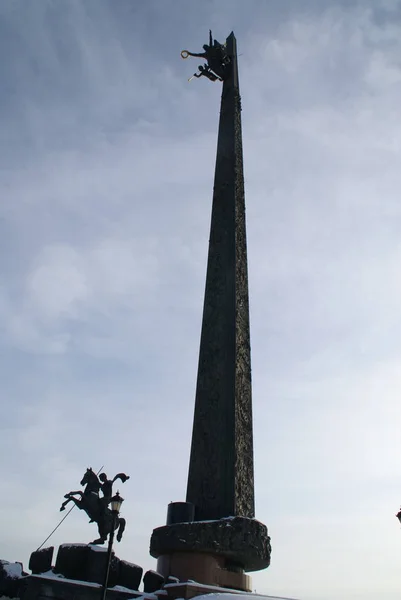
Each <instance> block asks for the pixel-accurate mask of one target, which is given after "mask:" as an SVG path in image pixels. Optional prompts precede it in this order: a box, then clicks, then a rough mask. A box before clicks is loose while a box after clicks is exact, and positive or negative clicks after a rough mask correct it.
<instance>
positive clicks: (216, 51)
mask: <svg viewBox="0 0 401 600" xmlns="http://www.w3.org/2000/svg"><path fill="white" fill-rule="evenodd" d="M203 50H204V52H198V53H196V52H189V51H188V50H182V52H181V56H182V58H188V56H196V57H199V58H204V59H206V61H207V64H206V65H204V66H203V67H202V66H199V67H198V69H199V71H200V72H199V73H198V74H196V73H195V74H194V75H193V76H192V77H191V78H190V79H189V81H191V79H192V78H193V77H202V76H205V77H207V78H208V79H210V80H211V81H217V80H218V81H224V79H225V78H226V77H227V76H228V75H229V73H230V64H231V60H230V57H229V56H228V55H227V52H226V50H225V46H224V45H223V44H220V43H219V42H218V41H217V40H213V37H212V32H211V31H210V30H209V44H204V45H203Z"/></svg>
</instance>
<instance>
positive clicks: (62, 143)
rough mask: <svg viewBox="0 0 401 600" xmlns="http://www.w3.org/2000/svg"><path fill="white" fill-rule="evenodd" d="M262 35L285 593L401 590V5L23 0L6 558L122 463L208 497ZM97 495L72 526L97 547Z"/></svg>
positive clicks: (0, 106)
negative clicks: (199, 404)
mask: <svg viewBox="0 0 401 600" xmlns="http://www.w3.org/2000/svg"><path fill="white" fill-rule="evenodd" d="M209 27H211V28H212V30H213V33H214V35H215V37H216V38H217V39H220V40H223V39H224V38H225V37H226V36H227V35H228V34H229V33H230V31H231V30H234V32H235V34H236V36H237V40H238V51H239V53H240V54H241V56H240V62H239V68H240V85H241V93H242V106H243V113H242V114H243V138H244V160H245V183H246V202H247V227H248V246H249V276H250V282H249V286H250V303H251V341H252V365H253V398H254V434H255V463H256V464H255V480H256V515H257V517H258V518H259V519H260V520H261V521H262V522H264V523H266V524H267V525H268V527H269V531H270V535H271V538H272V546H273V553H272V562H271V566H270V568H269V569H268V570H267V571H264V572H261V573H259V574H255V575H253V587H254V588H255V589H256V590H257V591H258V592H259V593H268V594H271V595H281V596H292V597H296V598H301V599H302V600H334V599H338V598H346V599H347V600H373V599H377V598H380V599H383V600H384V599H385V600H395V599H396V598H397V600H398V599H399V595H400V588H401V529H400V525H399V523H398V521H397V520H396V519H395V516H394V515H395V513H396V512H397V510H398V507H399V505H400V503H401V398H400V395H401V342H400V340H401V270H400V269H401V205H400V188H401V168H400V164H401V144H400V140H401V125H400V123H401V114H400V112H401V110H400V106H401V102H400V97H401V3H400V2H399V1H397V0H387V1H386V0H365V1H363V0H361V1H360V2H354V1H353V0H343V1H341V0H331V1H330V0H247V1H246V2H245V1H241V0H192V1H191V0H157V1H156V0H146V1H145V0H143V1H142V2H140V1H139V0H64V1H61V0H37V1H35V2H33V1H31V2H29V1H27V0H0V169H1V170H0V247H1V252H0V321H1V337H0V381H1V388H0V389H1V392H0V394H1V420H0V427H1V432H0V456H1V470H0V472H1V489H2V498H1V507H0V531H1V535H0V539H1V541H0V557H1V558H3V559H6V560H10V561H14V560H22V561H23V562H24V566H25V567H26V568H27V566H28V560H29V555H30V552H31V551H32V550H34V549H35V548H36V547H37V546H39V545H40V544H41V543H42V542H43V540H44V539H45V538H46V536H47V535H48V534H49V533H50V532H51V530H52V529H53V527H55V525H56V524H57V523H58V521H59V519H60V517H61V516H62V515H61V514H60V513H59V512H58V510H59V506H60V504H61V502H62V501H63V495H64V494H65V493H66V492H68V491H69V490H72V489H78V488H79V481H80V479H81V477H82V475H83V473H84V471H85V469H86V467H88V466H92V467H93V468H94V469H96V470H98V469H99V468H100V467H101V466H102V465H104V469H105V471H106V473H107V474H108V475H110V476H113V475H114V474H115V473H117V472H118V471H125V472H127V473H128V474H130V475H131V479H130V480H129V481H128V482H127V483H126V484H125V485H122V486H120V492H121V493H122V495H123V496H124V497H125V498H126V500H125V503H124V505H123V515H124V516H125V517H126V518H127V522H128V524H127V529H126V533H125V536H124V538H123V541H122V542H121V544H120V545H119V546H118V547H117V548H116V551H117V554H118V555H119V556H120V557H121V558H124V559H126V560H129V561H131V562H136V563H138V564H141V565H142V566H143V567H144V568H145V569H148V568H155V565H156V563H155V561H154V560H153V559H152V558H151V557H149V554H148V546H149V539H150V535H151V531H152V529H153V528H154V527H156V526H159V525H163V524H164V522H165V517H166V510H167V504H168V502H170V501H171V500H183V499H185V491H186V477H187V468H188V458H189V449H190V435H191V428H192V416H193V406H194V394H195V382H196V368H197V359H198V348H199V336H200V325H201V315H202V302H203V291H204V281H205V274H206V258H207V244H208V235H209V223H210V211H211V199H212V187H213V170H214V161H215V152H216V141H217V124H218V114H219V102H220V93H221V85H220V84H212V83H211V82H209V81H207V80H203V79H201V80H193V81H192V82H190V83H188V77H190V76H191V75H192V73H193V72H194V71H195V70H196V67H197V65H198V62H199V61H197V60H196V59H193V60H187V61H184V60H182V59H181V58H180V51H181V50H182V49H184V48H188V49H190V50H192V51H195V52H196V51H200V50H201V47H202V44H203V43H205V42H206V41H207V38H208V30H209ZM95 536H96V528H95V526H94V525H90V524H89V523H88V519H87V517H86V515H84V514H83V513H82V512H80V511H78V510H77V509H75V510H74V511H73V512H72V513H71V515H70V516H69V517H68V519H67V520H66V521H65V522H64V523H63V524H62V526H61V527H60V528H59V529H58V530H57V532H56V533H55V534H54V536H53V537H52V538H51V542H52V543H53V544H54V545H55V546H57V545H58V544H60V543H64V542H89V541H90V540H92V539H93V538H94V537H95Z"/></svg>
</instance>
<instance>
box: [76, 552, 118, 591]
mask: <svg viewBox="0 0 401 600" xmlns="http://www.w3.org/2000/svg"><path fill="white" fill-rule="evenodd" d="M106 565H107V551H106V549H105V550H104V551H99V550H97V549H96V548H94V547H93V546H88V552H87V556H86V566H85V571H84V577H83V580H84V581H91V582H92V583H99V584H100V585H103V581H104V574H105V572H106ZM119 568H120V561H119V559H118V558H116V557H115V556H114V552H113V553H112V555H111V560H110V570H109V579H108V587H113V586H114V585H117V583H118V575H119Z"/></svg>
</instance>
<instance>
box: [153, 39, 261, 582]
mask: <svg viewBox="0 0 401 600" xmlns="http://www.w3.org/2000/svg"><path fill="white" fill-rule="evenodd" d="M204 50H205V52H203V53H198V54H195V53H190V52H188V51H186V50H185V51H183V52H182V56H183V58H186V57H187V56H188V55H189V56H201V57H204V58H205V59H206V60H208V64H207V65H205V66H204V67H201V66H200V67H199V69H200V72H201V75H205V73H206V77H207V78H208V79H211V80H212V81H216V80H222V81H223V90H222V96H221V108H220V123H219V133H218V143H217V156H216V167H215V177H214V190H213V206H212V218H211V228H210V239H209V255H208V264H207V275H206V288H205V297H204V307H203V320H202V331H201V341H200V350H199V364H198V377H197V385H196V399H195V414H194V422H193V432H192V445H191V454H190V462H189V472H188V485H187V496H186V502H177V503H171V504H170V505H169V507H168V516H167V525H165V526H163V527H159V528H157V529H155V530H154V531H153V534H152V538H151V543H150V553H151V555H152V556H154V557H156V558H158V569H157V570H158V571H159V572H160V573H161V574H162V575H164V576H165V577H168V576H175V577H178V578H179V579H180V580H181V581H183V580H184V581H185V579H189V580H194V581H197V582H199V583H202V584H209V585H217V586H222V587H230V588H235V589H239V590H244V591H249V590H250V589H251V588H250V578H249V576H247V575H245V572H247V571H257V570H261V569H264V568H266V567H268V566H269V564H270V553H271V547H270V538H269V536H268V532H267V528H266V526H265V525H263V524H262V523H260V522H259V521H257V520H255V518H254V517H255V509H254V467H253V433H252V385H251V354H250V328H249V299H248V267H247V244H246V224H245V192H244V174H243V153H242V128H241V97H240V91H239V81H238V64H237V45H236V39H235V36H234V33H231V34H230V35H229V36H228V38H227V40H226V43H225V44H224V45H222V44H219V43H218V42H216V40H215V41H214V42H213V41H212V35H211V32H210V41H209V45H205V46H204ZM216 55H217V58H216ZM217 59H218V60H220V61H221V65H220V67H219V65H216V60H217ZM213 61H214V62H213ZM210 72H211V73H212V77H209V75H207V73H210ZM201 75H197V76H199V77H200V76H201ZM214 75H216V77H215V76H214Z"/></svg>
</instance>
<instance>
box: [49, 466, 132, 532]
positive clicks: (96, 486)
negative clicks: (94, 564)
mask: <svg viewBox="0 0 401 600" xmlns="http://www.w3.org/2000/svg"><path fill="white" fill-rule="evenodd" d="M117 479H120V480H121V481H122V483H125V482H126V481H127V480H128V479H129V476H128V475H125V473H118V474H117V475H116V476H115V477H114V479H108V478H107V475H106V473H101V474H100V475H99V477H98V476H97V475H96V473H95V472H94V471H92V469H91V468H88V469H86V472H85V475H84V476H83V478H82V479H81V485H83V486H85V489H84V491H83V492H82V491H81V490H77V491H73V492H69V493H68V494H65V496H64V498H67V499H66V500H65V501H64V502H63V504H62V505H61V507H60V510H65V507H66V505H67V504H68V503H69V502H74V504H75V506H77V507H78V508H79V509H80V510H84V511H85V512H86V514H87V515H88V517H89V519H90V521H89V523H97V526H98V530H99V537H98V538H97V539H96V540H94V541H93V542H91V544H104V543H105V541H106V540H107V536H108V535H109V533H111V529H112V527H113V521H114V529H115V530H116V529H118V531H117V541H118V542H121V538H122V536H123V533H124V529H125V525H126V521H125V519H123V518H122V517H120V516H117V518H115V517H113V513H112V512H111V510H110V509H109V507H108V505H109V504H110V501H111V499H112V495H113V483H114V482H115V481H116V480H117ZM99 491H101V492H102V497H100V496H99ZM75 496H78V498H76V497H75Z"/></svg>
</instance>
